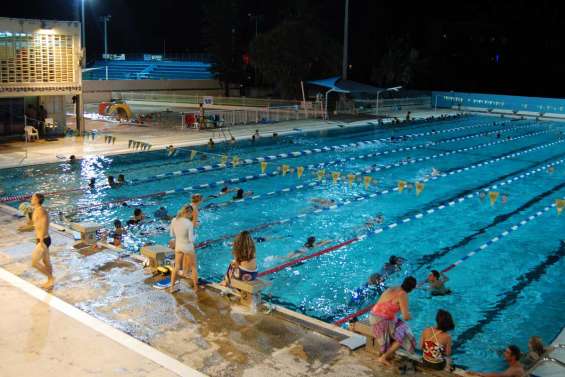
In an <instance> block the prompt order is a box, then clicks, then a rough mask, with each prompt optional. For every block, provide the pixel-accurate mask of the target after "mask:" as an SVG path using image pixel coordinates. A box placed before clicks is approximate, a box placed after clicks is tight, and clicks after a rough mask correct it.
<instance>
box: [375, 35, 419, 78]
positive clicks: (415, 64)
mask: <svg viewBox="0 0 565 377" xmlns="http://www.w3.org/2000/svg"><path fill="white" fill-rule="evenodd" d="M427 67H428V62H427V61H426V60H425V59H423V58H422V57H421V56H420V52H419V51H418V50H417V49H416V48H414V47H413V46H411V44H410V43H409V41H408V40H407V39H405V38H394V39H389V41H388V42H387V48H386V50H385V53H384V54H383V56H382V57H381V58H380V60H379V61H378V64H377V65H376V66H374V67H373V70H372V73H371V81H373V82H375V83H376V84H377V85H379V86H391V85H403V86H407V85H410V84H413V82H414V81H415V80H416V77H417V76H418V75H419V74H423V73H425V71H426V70H427V69H428V68H427Z"/></svg>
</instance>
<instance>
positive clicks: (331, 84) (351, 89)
mask: <svg viewBox="0 0 565 377" xmlns="http://www.w3.org/2000/svg"><path fill="white" fill-rule="evenodd" d="M307 83H308V84H312V85H317V86H321V87H324V88H328V89H333V91H334V92H338V93H368V94H371V93H375V94H376V93H377V92H378V91H380V90H382V89H381V88H377V87H376V86H372V85H367V84H361V83H359V82H356V81H351V80H342V79H341V78H340V77H339V76H336V77H330V78H327V79H322V80H312V81H308V82H307Z"/></svg>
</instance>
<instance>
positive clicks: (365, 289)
mask: <svg viewBox="0 0 565 377" xmlns="http://www.w3.org/2000/svg"><path fill="white" fill-rule="evenodd" d="M403 261H404V259H403V258H401V257H397V256H394V255H392V256H391V257H390V258H389V260H388V262H387V263H385V264H384V266H383V267H382V268H381V270H380V271H379V272H375V273H373V274H371V275H370V276H369V279H368V280H367V282H366V283H365V284H364V285H363V286H362V287H360V288H356V289H355V290H354V291H353V292H352V297H351V301H352V302H353V303H355V304H359V303H361V302H364V301H366V300H367V299H372V298H374V297H376V296H378V295H380V294H381V293H383V292H384V291H385V290H386V288H387V287H386V286H385V281H386V280H387V279H388V278H389V277H390V276H391V275H392V274H394V273H396V272H398V271H400V269H401V266H402V262H403Z"/></svg>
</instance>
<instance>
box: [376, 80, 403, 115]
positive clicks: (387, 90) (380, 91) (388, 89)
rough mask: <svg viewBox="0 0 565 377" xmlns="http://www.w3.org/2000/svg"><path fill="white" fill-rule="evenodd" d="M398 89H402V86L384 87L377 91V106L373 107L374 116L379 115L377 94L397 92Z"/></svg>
mask: <svg viewBox="0 0 565 377" xmlns="http://www.w3.org/2000/svg"><path fill="white" fill-rule="evenodd" d="M400 89H402V86H393V87H392V88H386V89H383V90H379V91H378V92H377V106H376V109H375V116H378V115H379V95H380V94H381V93H384V92H398V91H399V90H400Z"/></svg>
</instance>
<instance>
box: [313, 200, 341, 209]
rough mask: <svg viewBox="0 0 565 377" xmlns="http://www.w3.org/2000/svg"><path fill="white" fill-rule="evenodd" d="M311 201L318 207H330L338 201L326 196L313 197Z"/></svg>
mask: <svg viewBox="0 0 565 377" xmlns="http://www.w3.org/2000/svg"><path fill="white" fill-rule="evenodd" d="M310 202H311V203H312V204H313V205H314V207H316V208H328V207H331V206H333V205H334V204H335V203H336V201H335V200H333V199H324V198H313V199H310Z"/></svg>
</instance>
